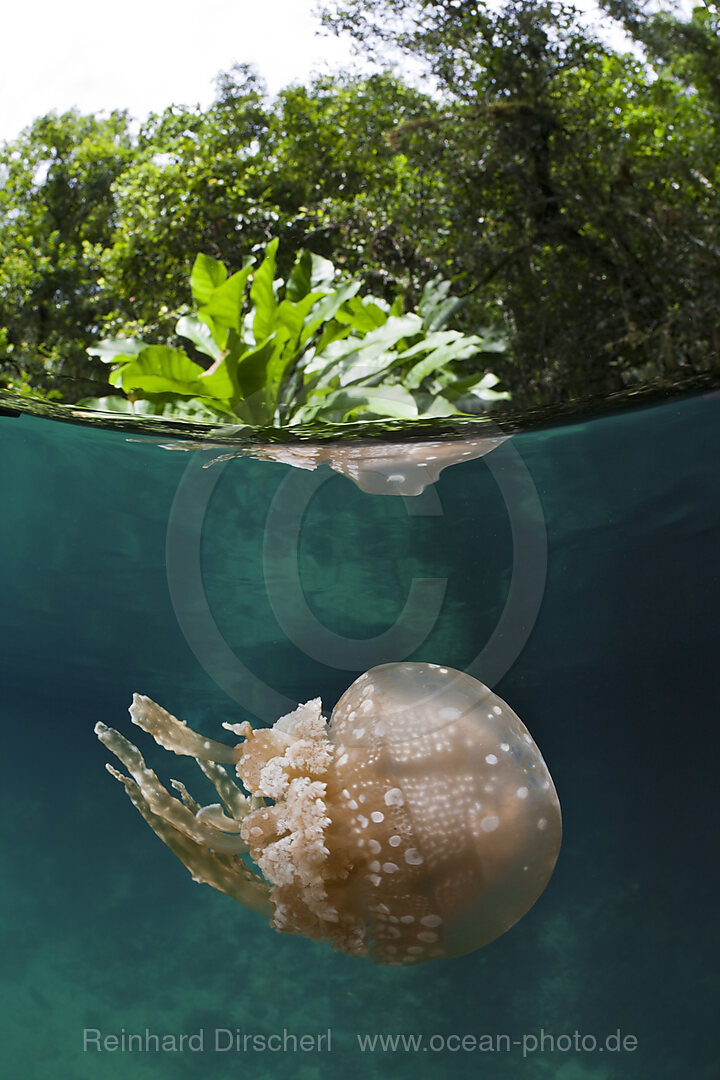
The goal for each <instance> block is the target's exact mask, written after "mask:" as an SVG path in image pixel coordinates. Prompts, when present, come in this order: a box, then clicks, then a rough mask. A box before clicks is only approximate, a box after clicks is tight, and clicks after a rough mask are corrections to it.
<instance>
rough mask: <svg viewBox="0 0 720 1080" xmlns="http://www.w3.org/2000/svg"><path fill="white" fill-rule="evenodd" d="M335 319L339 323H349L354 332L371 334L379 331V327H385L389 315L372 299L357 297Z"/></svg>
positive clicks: (348, 302) (349, 301)
mask: <svg viewBox="0 0 720 1080" xmlns="http://www.w3.org/2000/svg"><path fill="white" fill-rule="evenodd" d="M335 318H336V319H337V320H338V322H344V323H347V324H348V325H349V326H351V327H352V329H353V330H360V331H361V332H362V333H370V331H372V330H377V328H378V327H379V326H384V325H385V323H386V322H387V321H388V318H389V315H388V312H387V311H383V309H382V308H381V307H380V306H379V305H378V304H377V303H375V301H373V300H372V299H370V298H366V299H365V300H362V299H361V298H360V297H359V296H356V297H353V298H352V299H351V300H348V301H347V303H346V304H345V306H344V307H343V308H342V309H341V310H340V311H338V313H337V315H336V316H335Z"/></svg>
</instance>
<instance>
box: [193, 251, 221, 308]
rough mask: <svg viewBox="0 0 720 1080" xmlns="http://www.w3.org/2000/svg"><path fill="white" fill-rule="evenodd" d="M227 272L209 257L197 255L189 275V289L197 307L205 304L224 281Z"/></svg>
mask: <svg viewBox="0 0 720 1080" xmlns="http://www.w3.org/2000/svg"><path fill="white" fill-rule="evenodd" d="M227 276H228V272H227V270H226V269H225V266H224V264H223V263H221V262H219V261H218V259H213V258H212V257H211V256H210V255H203V254H202V253H201V254H200V255H198V257H197V258H196V259H195V262H194V263H193V268H192V272H191V274H190V288H191V289H192V294H193V299H194V301H195V303H196V304H197V305H198V306H201V305H203V304H207V303H208V301H209V300H210V297H211V296H212V294H213V292H214V291H215V289H217V287H218V286H219V285H222V283H223V281H225V280H226V278H227Z"/></svg>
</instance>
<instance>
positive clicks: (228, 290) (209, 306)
mask: <svg viewBox="0 0 720 1080" xmlns="http://www.w3.org/2000/svg"><path fill="white" fill-rule="evenodd" d="M252 268H253V264H252V263H248V264H247V265H246V266H244V267H243V269H242V270H238V271H237V273H235V274H233V275H232V277H229V278H228V279H227V281H223V282H222V284H221V285H218V287H217V288H216V289H214V290H213V292H212V294H211V296H210V297H209V299H208V300H207V302H206V303H204V304H203V305H202V306H201V307H199V308H198V315H199V316H200V318H201V319H202V320H203V321H204V322H207V324H208V326H211V323H212V327H211V328H214V329H215V333H214V334H213V336H214V337H215V340H216V341H217V340H218V336H219V335H218V331H217V328H219V327H222V328H224V329H228V328H230V329H233V330H238V331H240V330H241V329H242V325H243V308H244V304H245V287H246V285H247V281H248V278H249V277H250V274H251V273H252ZM225 336H226V337H227V335H225Z"/></svg>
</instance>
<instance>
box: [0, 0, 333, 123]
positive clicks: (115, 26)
mask: <svg viewBox="0 0 720 1080" xmlns="http://www.w3.org/2000/svg"><path fill="white" fill-rule="evenodd" d="M314 7H315V0H260V2H259V3H258V0H122V2H121V3H117V4H115V3H103V2H102V0H62V2H60V0H54V2H50V0H12V2H9V3H8V4H7V5H4V10H3V15H2V38H3V50H2V51H3V57H2V61H1V62H0V139H12V138H14V137H15V136H16V135H18V134H19V132H20V130H21V129H22V128H23V127H25V126H26V125H27V124H29V123H30V122H31V121H32V120H33V119H34V118H35V117H36V116H42V115H43V114H44V113H46V112H49V111H50V110H52V109H56V110H59V111H61V112H62V111H64V110H66V109H69V108H72V107H73V106H77V107H78V108H79V109H80V110H81V111H82V112H99V111H102V110H106V111H111V110H112V109H127V110H128V111H129V112H130V114H131V115H132V116H135V117H138V118H143V117H145V116H146V115H147V114H148V113H149V112H153V111H155V112H159V111H160V110H162V109H164V108H165V107H166V106H167V105H169V104H171V103H174V104H183V105H194V104H196V103H201V104H203V105H208V104H209V103H210V102H211V100H212V98H213V89H214V88H213V79H214V77H215V76H216V75H217V73H218V72H219V71H223V70H227V69H228V68H230V67H231V66H232V64H233V63H236V62H250V63H253V64H255V65H256V66H257V68H258V70H259V71H260V74H261V75H262V76H263V77H264V79H265V81H266V82H267V84H268V88H269V90H270V91H271V93H275V92H277V91H278V90H279V89H280V88H281V87H283V86H286V85H287V84H288V83H290V82H293V81H295V80H304V79H305V78H306V77H307V76H308V75H309V74H310V72H311V71H312V70H313V69H314V68H316V69H317V70H322V69H323V66H324V65H325V66H327V64H328V63H329V66H330V67H331V68H335V69H337V68H343V67H347V66H348V64H349V62H350V46H349V45H348V44H346V43H342V42H340V41H339V40H338V39H337V38H333V37H328V36H325V35H323V36H322V37H319V36H317V35H316V31H317V29H318V28H319V20H318V19H316V18H315V17H314V16H313V14H312V12H313V9H314ZM200 13H202V14H200Z"/></svg>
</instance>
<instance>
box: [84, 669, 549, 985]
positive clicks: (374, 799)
mask: <svg viewBox="0 0 720 1080" xmlns="http://www.w3.org/2000/svg"><path fill="white" fill-rule="evenodd" d="M321 707H322V706H321V702H320V699H319V698H316V699H315V700H313V701H309V702H307V703H306V704H304V705H300V706H299V708H298V709H296V710H295V712H293V713H290V714H289V715H288V716H284V717H282V718H281V719H280V720H278V721H277V722H276V723H275V725H274V726H273V727H272V728H264V729H259V730H253V728H252V727H251V726H250V724H248V723H243V724H239V725H232V724H224V725H223V726H224V727H225V728H227V729H228V730H230V731H232V732H234V733H235V734H236V735H239V736H240V737H241V738H242V740H243V741H242V742H240V743H239V744H238V745H237V746H236V747H234V748H233V747H229V746H226V745H224V744H223V743H219V742H214V741H213V740H210V739H205V738H203V736H201V735H198V734H196V733H195V732H193V731H192V730H191V729H190V728H189V727H188V726H187V725H186V724H184V723H183V722H182V721H179V720H176V719H175V718H174V717H172V716H170V715H169V713H167V712H165V710H164V709H161V708H160V707H159V706H158V705H155V704H154V702H152V701H151V700H150V699H149V698H146V697H141V696H139V695H135V698H134V700H133V705H132V707H131V709H130V713H131V716H132V719H133V722H134V723H135V724H137V725H138V726H139V727H141V728H143V729H144V730H145V731H147V732H149V733H150V734H151V735H152V736H153V737H154V738H155V740H156V742H158V743H159V744H160V745H161V746H163V747H165V748H166V749H168V750H172V751H174V752H175V753H176V754H182V755H187V756H191V757H194V758H196V759H197V761H198V764H199V765H200V768H201V769H202V771H203V772H204V773H205V775H206V776H207V777H208V779H209V780H210V781H211V782H212V784H213V785H214V787H215V789H216V791H217V793H218V795H219V797H220V800H221V802H222V805H220V804H219V803H216V804H212V805H210V806H200V805H199V804H198V803H196V802H195V800H194V799H193V798H192V797H191V796H190V795H189V794H188V792H187V790H186V789H185V787H184V785H182V784H179V783H177V782H175V781H174V782H173V786H174V787H175V789H176V790H177V791H178V792H179V795H180V798H175V797H174V796H172V795H170V793H169V792H168V791H166V789H165V788H164V787H163V786H162V785H161V784H160V782H159V780H158V778H157V776H156V775H155V773H154V772H152V770H150V769H149V768H148V767H147V766H146V765H145V762H144V761H143V759H142V757H141V756H140V753H139V751H138V750H137V749H136V748H135V747H134V746H133V745H132V744H131V743H129V742H128V741H127V740H126V739H125V738H123V736H122V735H120V734H119V733H118V732H116V731H113V730H112V729H111V728H108V727H106V726H105V725H104V724H98V725H97V727H96V729H95V730H96V732H97V734H98V736H99V738H100V739H101V741H102V742H103V743H104V744H105V746H106V747H108V749H110V750H111V751H112V752H113V753H114V754H115V755H116V756H117V757H118V758H119V759H120V760H121V762H122V763H123V764H124V765H125V767H126V769H127V770H128V773H129V774H130V775H129V776H126V775H123V774H121V773H119V772H117V771H116V770H115V769H112V768H111V767H110V766H108V768H109V769H110V771H111V772H112V773H113V775H114V776H116V777H117V779H119V780H120V781H122V783H123V784H124V785H125V789H126V791H127V793H128V795H129V797H130V799H131V800H132V802H133V803H134V805H135V806H136V807H137V809H138V810H139V811H140V813H141V814H142V815H143V817H144V818H145V819H146V821H147V822H148V824H149V825H150V826H151V828H152V829H153V830H154V831H155V832H156V833H157V834H158V836H159V837H160V838H161V839H162V840H163V841H164V842H165V843H166V844H167V846H168V847H169V848H170V849H171V850H172V851H173V852H174V853H175V854H176V855H177V856H178V858H180V859H181V860H182V862H183V863H184V864H185V865H186V866H187V868H188V869H189V870H190V872H191V874H192V876H193V878H194V879H195V880H196V881H201V882H206V883H207V884H209V885H212V886H213V887H214V888H216V889H219V890H220V891H222V892H225V893H227V894H228V895H230V896H233V897H234V898H235V899H237V900H239V901H240V902H241V903H243V904H244V905H246V906H247V907H250V908H253V909H254V910H256V911H260V912H262V913H264V914H266V915H267V916H269V917H270V919H271V922H272V925H273V926H274V927H275V928H276V929H277V930H282V931H287V932H290V933H295V934H302V935H305V936H306V937H310V938H314V939H316V940H319V941H326V942H328V943H329V944H330V945H331V946H332V947H333V948H335V949H337V950H338V951H340V952H345V953H348V954H350V955H352V956H369V957H370V958H371V959H372V960H374V961H376V962H377V963H382V964H396V965H404V964H417V963H422V962H424V961H427V960H433V959H436V958H439V957H447V956H459V955H462V954H463V953H467V952H471V951H472V950H473V949H477V948H479V947H480V946H482V945H485V944H487V943H488V942H490V941H492V940H493V939H494V938H496V937H498V936H499V935H500V934H502V933H504V932H505V931H506V930H508V929H509V928H510V927H511V926H513V924H514V923H516V922H517V921H518V919H520V918H521V917H522V916H523V915H524V914H525V913H526V912H527V911H528V910H529V909H530V908H531V907H532V905H533V904H534V903H535V901H536V900H537V898H538V897H539V896H540V894H541V892H542V891H543V889H544V888H545V886H546V884H547V882H548V880H549V879H550V876H551V874H552V871H553V867H554V866H555V861H556V859H557V856H558V851H559V848H560V838H561V822H560V805H559V802H558V798H557V794H556V792H555V788H554V786H553V782H552V779H551V777H550V774H549V772H548V770H547V767H546V765H545V762H544V761H543V759H542V756H541V755H540V751H539V750H538V748H537V746H536V745H535V743H534V742H533V740H532V738H531V736H530V735H529V733H528V731H527V729H526V728H525V726H524V724H523V723H522V722H521V721H520V720H519V718H518V717H517V716H516V715H515V713H514V712H513V711H512V710H511V709H510V708H509V707H508V706H507V705H506V704H505V702H503V701H502V700H501V699H500V698H498V697H497V696H496V695H495V694H493V693H492V692H491V691H490V690H489V689H488V688H487V687H486V686H483V684H482V683H480V682H478V681H477V680H475V679H473V678H472V677H471V676H469V675H466V674H464V673H463V672H460V671H456V670H454V669H452V668H446V667H440V666H438V665H436V664H411V663H402V664H383V665H381V666H380V667H376V668H373V669H372V670H371V671H369V672H367V673H366V674H364V675H361V676H360V678H359V679H357V680H356V681H355V682H354V683H353V684H352V686H350V688H349V689H348V690H347V691H346V692H345V694H343V696H342V697H341V699H340V701H339V702H338V704H337V705H336V707H335V709H334V711H333V713H332V717H331V720H330V723H329V724H328V723H327V722H326V720H325V719H324V718H323V716H322V715H321ZM219 763H224V764H232V765H235V768H236V770H237V775H238V777H239V778H240V780H241V781H242V784H243V786H244V788H245V789H246V790H247V792H249V795H246V794H244V793H243V792H242V791H241V790H240V788H239V787H237V786H236V784H235V783H234V782H233V780H231V778H230V776H229V775H228V772H227V771H226V770H225V769H224V768H223V767H222V764H219ZM242 853H249V854H250V857H251V858H252V859H253V861H254V862H255V864H256V865H257V867H258V868H259V870H260V871H261V874H262V876H260V875H259V874H256V873H254V872H253V871H252V870H251V869H250V868H249V867H248V866H247V865H246V863H245V861H244V860H243V859H241V858H240V857H239V856H240V855H241V854H242Z"/></svg>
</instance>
